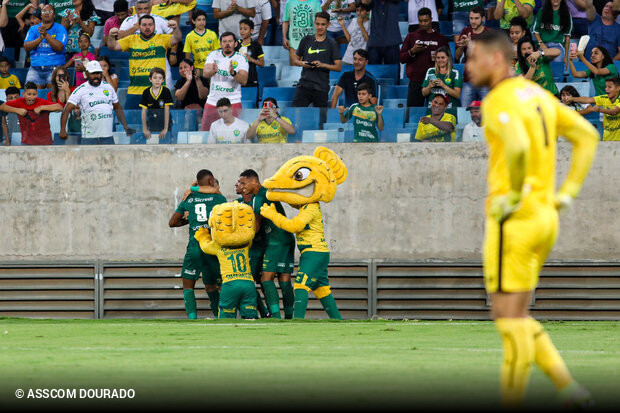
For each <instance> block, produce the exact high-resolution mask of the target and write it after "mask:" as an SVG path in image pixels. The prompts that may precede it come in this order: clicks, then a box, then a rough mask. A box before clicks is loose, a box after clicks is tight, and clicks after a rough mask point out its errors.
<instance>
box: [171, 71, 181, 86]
mask: <svg viewBox="0 0 620 413" xmlns="http://www.w3.org/2000/svg"><path fill="white" fill-rule="evenodd" d="M170 76H171V77H172V81H173V84H172V85H168V88H171V87H173V86H174V83H176V81H177V80H179V79H180V78H181V74H180V73H179V68H178V67H177V66H170Z"/></svg>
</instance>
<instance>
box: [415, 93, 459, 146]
mask: <svg viewBox="0 0 620 413" xmlns="http://www.w3.org/2000/svg"><path fill="white" fill-rule="evenodd" d="M447 105H448V98H446V97H445V96H444V95H436V96H435V98H434V99H433V100H432V101H431V114H430V115H426V116H424V117H422V118H420V122H419V123H418V130H417V131H416V134H415V139H416V140H419V141H423V142H454V141H455V140H456V118H455V117H454V116H453V115H451V114H449V113H446V106H447Z"/></svg>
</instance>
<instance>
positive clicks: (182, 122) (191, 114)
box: [170, 109, 198, 135]
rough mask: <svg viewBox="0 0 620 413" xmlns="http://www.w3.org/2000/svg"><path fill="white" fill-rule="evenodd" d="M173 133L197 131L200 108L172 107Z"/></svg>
mask: <svg viewBox="0 0 620 413" xmlns="http://www.w3.org/2000/svg"><path fill="white" fill-rule="evenodd" d="M170 117H171V118H172V129H171V131H172V134H173V135H176V134H177V133H179V132H181V131H185V132H188V131H195V130H197V129H198V110H197V109H172V110H171V111H170Z"/></svg>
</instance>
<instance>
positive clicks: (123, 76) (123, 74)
mask: <svg viewBox="0 0 620 413" xmlns="http://www.w3.org/2000/svg"><path fill="white" fill-rule="evenodd" d="M114 73H116V76H118V80H129V79H130V77H129V66H121V67H116V68H115V69H114Z"/></svg>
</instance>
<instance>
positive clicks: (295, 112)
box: [282, 107, 321, 142]
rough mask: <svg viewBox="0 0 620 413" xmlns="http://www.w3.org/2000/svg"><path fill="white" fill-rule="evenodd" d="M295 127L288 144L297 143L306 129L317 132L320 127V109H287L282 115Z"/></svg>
mask: <svg viewBox="0 0 620 413" xmlns="http://www.w3.org/2000/svg"><path fill="white" fill-rule="evenodd" d="M282 115H283V116H286V117H287V118H289V119H290V120H291V123H292V124H293V125H294V126H295V129H296V131H295V134H293V135H289V140H288V141H289V142H299V141H301V138H302V136H303V131H304V130H306V129H314V130H318V129H319V125H320V117H321V108H313V107H307V108H287V109H286V110H284V111H283V113H282Z"/></svg>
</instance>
